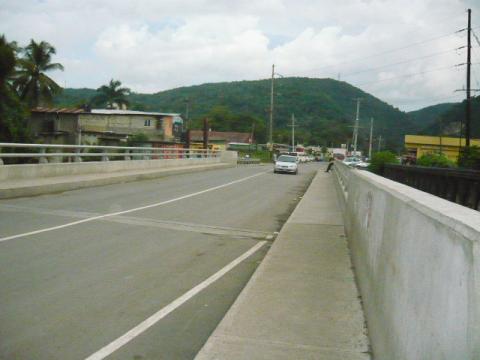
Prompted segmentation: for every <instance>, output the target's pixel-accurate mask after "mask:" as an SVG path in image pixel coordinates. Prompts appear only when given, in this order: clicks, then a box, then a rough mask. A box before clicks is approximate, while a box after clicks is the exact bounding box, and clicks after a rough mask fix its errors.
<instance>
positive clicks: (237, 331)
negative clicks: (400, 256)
mask: <svg viewBox="0 0 480 360" xmlns="http://www.w3.org/2000/svg"><path fill="white" fill-rule="evenodd" d="M370 358H371V356H370V353H369V341H368V338H367V335H366V329H365V328H364V317H363V311H362V308H361V304H360V298H359V296H358V292H357V289H356V285H355V280H354V275H353V272H352V270H351V263H350V257H349V251H348V247H347V242H346V238H345V235H344V230H343V218H342V214H341V212H340V208H339V205H338V200H337V194H336V191H335V187H334V184H333V174H331V173H330V174H328V173H325V172H324V171H323V169H320V170H319V172H318V173H317V175H316V176H315V178H314V180H313V182H312V184H311V185H310V187H309V189H308V190H307V192H306V193H305V195H304V197H303V199H302V200H301V201H300V203H299V204H298V206H297V208H296V209H295V211H294V212H293V214H292V215H291V216H290V218H289V219H288V221H287V222H286V224H285V225H284V226H283V228H282V230H281V232H280V234H279V235H278V237H277V239H276V240H275V242H274V243H273V246H272V248H271V249H270V251H269V252H268V254H267V256H266V257H265V259H264V260H263V262H262V264H261V265H260V266H259V268H258V269H257V270H256V272H255V274H254V275H253V276H252V278H251V279H250V281H249V283H248V284H247V286H246V287H245V288H244V290H243V291H242V293H241V294H240V296H239V297H238V298H237V300H236V301H235V303H234V304H233V305H232V307H231V308H230V310H229V311H228V312H227V314H226V315H225V317H224V319H223V320H222V321H221V323H220V324H219V326H218V327H217V329H216V330H215V331H214V332H213V334H212V335H211V336H210V338H209V340H208V341H207V343H206V344H205V345H204V347H203V348H202V350H201V351H200V352H199V353H198V355H197V357H196V360H205V359H225V360H226V359H228V360H236V359H242V360H243V359H245V360H247V359H248V360H250V359H272V360H273V359H325V360H327V359H328V360H367V359H370Z"/></svg>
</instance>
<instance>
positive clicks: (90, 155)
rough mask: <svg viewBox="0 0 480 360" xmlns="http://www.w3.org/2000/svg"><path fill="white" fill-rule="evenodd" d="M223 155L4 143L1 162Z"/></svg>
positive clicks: (185, 151)
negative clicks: (19, 150)
mask: <svg viewBox="0 0 480 360" xmlns="http://www.w3.org/2000/svg"><path fill="white" fill-rule="evenodd" d="M16 149H22V150H24V151H21V152H18V151H15V150H16ZM25 150H27V151H25ZM28 150H30V151H28ZM219 156H220V151H216V150H205V149H181V148H156V147H130V146H95V145H56V144H21V143H0V165H3V164H4V163H5V162H6V161H7V160H6V159H9V160H8V163H10V164H15V163H19V162H21V160H20V159H23V160H24V161H23V162H25V160H27V159H35V160H36V161H37V162H38V163H49V162H55V163H62V162H82V161H83V160H84V159H86V160H88V161H109V160H110V159H115V160H156V159H195V158H216V157H219ZM4 159H5V161H4Z"/></svg>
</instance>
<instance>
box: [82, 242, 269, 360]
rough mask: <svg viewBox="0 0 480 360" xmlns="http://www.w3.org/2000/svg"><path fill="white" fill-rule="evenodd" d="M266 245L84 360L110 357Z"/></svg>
mask: <svg viewBox="0 0 480 360" xmlns="http://www.w3.org/2000/svg"><path fill="white" fill-rule="evenodd" d="M266 243H267V242H266V241H261V242H259V243H258V244H256V245H255V246H253V247H252V248H250V250H248V251H247V252H246V253H244V254H242V255H240V256H239V257H238V258H236V259H235V260H233V261H232V262H231V263H230V264H228V265H226V266H225V267H223V268H222V269H220V270H219V271H217V272H216V273H215V274H213V275H212V276H210V277H209V278H208V279H206V280H204V281H202V282H201V283H200V284H198V285H197V286H195V287H194V288H192V289H190V290H189V291H187V292H186V293H185V294H183V295H182V296H180V297H179V298H177V299H175V300H174V301H172V302H171V303H170V304H168V305H167V306H165V307H164V308H162V309H160V310H159V311H157V312H156V313H155V314H153V315H152V316H150V317H149V318H147V319H146V320H144V321H142V322H141V323H140V324H138V325H137V326H135V327H134V328H132V329H131V330H129V331H128V332H126V333H125V334H123V335H122V336H120V337H119V338H117V339H115V340H113V341H112V342H111V343H110V344H108V345H106V346H104V347H103V348H101V349H100V350H98V351H97V352H95V353H94V354H92V355H90V356H89V357H88V358H86V359H85V360H101V359H104V358H106V357H107V356H109V355H111V354H112V353H113V352H115V351H116V350H118V349H120V348H121V347H122V346H123V345H125V344H127V343H128V342H129V341H131V340H133V339H134V338H136V337H137V336H139V335H140V334H142V333H143V332H145V331H146V330H148V329H149V328H150V327H152V326H153V325H155V324H156V323H157V322H158V321H160V320H161V319H163V318H164V317H165V316H167V315H168V314H170V313H171V312H172V311H174V310H175V309H177V308H178V307H179V306H181V305H182V304H184V303H185V302H187V301H188V300H190V299H191V298H192V297H194V296H195V295H197V294H198V293H199V292H200V291H202V290H203V289H205V288H207V287H208V286H209V285H211V284H212V283H214V282H215V281H217V280H218V279H220V278H221V277H222V276H223V275H225V274H226V273H228V272H229V271H230V270H232V269H233V268H234V267H235V266H237V265H238V264H240V263H241V262H242V261H243V260H245V259H246V258H248V257H249V256H250V255H252V254H254V253H255V252H256V251H257V250H259V249H260V248H261V247H262V246H263V245H265V244H266Z"/></svg>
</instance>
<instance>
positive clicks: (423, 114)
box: [408, 103, 456, 128]
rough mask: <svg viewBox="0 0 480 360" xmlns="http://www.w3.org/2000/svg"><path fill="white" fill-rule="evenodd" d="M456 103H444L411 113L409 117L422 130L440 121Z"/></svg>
mask: <svg viewBox="0 0 480 360" xmlns="http://www.w3.org/2000/svg"><path fill="white" fill-rule="evenodd" d="M455 104H456V103H443V104H437V105H432V106H427V107H425V108H423V109H420V110H416V111H410V112H408V115H409V116H410V118H411V119H412V121H413V122H414V123H415V124H416V125H417V126H418V127H421V128H426V127H428V126H430V125H432V124H433V123H434V122H435V121H437V120H438V118H439V117H440V115H442V114H443V113H445V112H447V111H448V110H450V109H451V108H452V107H453V106H454V105H455Z"/></svg>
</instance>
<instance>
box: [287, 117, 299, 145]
mask: <svg viewBox="0 0 480 360" xmlns="http://www.w3.org/2000/svg"><path fill="white" fill-rule="evenodd" d="M288 126H290V127H291V128H292V151H295V126H298V125H295V114H292V124H291V125H288Z"/></svg>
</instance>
